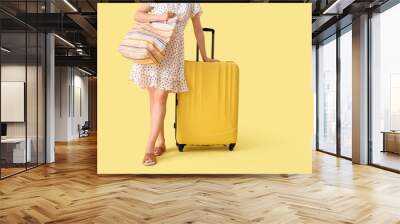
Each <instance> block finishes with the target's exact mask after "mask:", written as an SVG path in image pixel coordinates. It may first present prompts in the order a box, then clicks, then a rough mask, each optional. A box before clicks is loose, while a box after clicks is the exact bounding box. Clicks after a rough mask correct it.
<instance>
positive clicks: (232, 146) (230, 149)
mask: <svg viewBox="0 0 400 224" xmlns="http://www.w3.org/2000/svg"><path fill="white" fill-rule="evenodd" d="M235 145H236V143H232V144H229V146H228V148H229V151H233V149H234V148H235Z"/></svg>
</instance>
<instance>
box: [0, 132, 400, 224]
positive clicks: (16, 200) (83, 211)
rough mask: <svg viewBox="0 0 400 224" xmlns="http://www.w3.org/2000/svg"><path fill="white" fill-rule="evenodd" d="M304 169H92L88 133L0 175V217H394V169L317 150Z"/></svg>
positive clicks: (398, 184)
mask: <svg viewBox="0 0 400 224" xmlns="http://www.w3.org/2000/svg"><path fill="white" fill-rule="evenodd" d="M313 158H314V163H313V174H310V175H157V176H151V175H97V174H96V136H91V137H88V138H83V139H81V140H79V141H73V142H69V143H68V144H65V143H63V144H57V146H56V163H54V164H49V165H45V166H41V167H38V168H36V169H32V170H29V171H27V172H25V173H21V174H19V175H16V176H13V177H10V178H7V179H5V180H2V181H0V202H1V203H0V223H7V224H8V223H398V224H399V223H400V200H399V199H400V175H399V174H396V173H391V172H388V171H384V170H381V169H377V168H374V167H370V166H360V165H354V164H352V163H351V162H350V161H348V160H343V159H339V158H336V157H333V156H330V155H326V154H323V153H320V152H314V154H313Z"/></svg>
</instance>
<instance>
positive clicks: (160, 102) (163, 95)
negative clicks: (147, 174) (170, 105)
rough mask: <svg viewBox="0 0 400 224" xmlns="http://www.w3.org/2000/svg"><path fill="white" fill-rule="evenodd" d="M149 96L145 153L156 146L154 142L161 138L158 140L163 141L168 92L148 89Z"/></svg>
mask: <svg viewBox="0 0 400 224" xmlns="http://www.w3.org/2000/svg"><path fill="white" fill-rule="evenodd" d="M149 94H150V98H151V100H150V103H151V106H150V110H151V122H150V134H149V139H148V141H147V146H146V153H151V152H152V151H153V149H154V147H155V145H156V141H157V139H158V138H159V136H161V139H160V140H164V139H163V136H164V131H163V127H164V118H165V113H166V105H167V97H168V92H167V91H164V90H159V89H149Z"/></svg>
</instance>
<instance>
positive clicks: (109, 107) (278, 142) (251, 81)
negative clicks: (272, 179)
mask: <svg viewBox="0 0 400 224" xmlns="http://www.w3.org/2000/svg"><path fill="white" fill-rule="evenodd" d="M201 5H202V9H203V14H202V16H201V20H202V24H203V27H212V28H214V29H216V52H215V56H216V58H217V59H219V60H223V61H235V62H236V63H237V64H238V65H239V67H240V91H239V132H238V142H237V145H236V148H235V150H234V151H232V152H230V151H228V150H227V149H226V148H224V147H197V148H190V147H188V148H185V151H184V152H182V153H180V152H178V150H177V148H176V146H175V139H174V129H173V123H174V110H175V108H174V97H175V96H174V95H172V94H170V96H169V100H168V109H167V110H168V111H167V116H166V120H165V128H166V141H167V152H166V154H164V155H163V156H162V157H158V164H157V165H156V166H153V167H145V166H143V165H142V159H143V154H144V149H145V144H146V140H147V134H148V133H149V104H148V98H147V97H148V96H147V93H146V91H144V90H142V89H140V88H139V87H137V86H136V85H135V84H133V83H132V82H130V81H128V74H129V72H130V69H131V62H130V61H128V60H127V59H125V58H123V57H122V56H121V55H120V54H119V52H118V51H117V48H118V45H119V43H120V41H121V40H122V38H123V37H124V35H125V34H126V32H127V31H128V30H129V28H131V27H132V25H133V14H134V12H135V9H136V8H137V7H138V4H134V3H133V4H110V3H103V4H99V7H98V9H99V11H98V46H99V50H98V154H97V155H98V157H97V160H98V166H97V170H98V173H100V174H145V173H146V174H147V173H152V174H156V173H157V174H159V173H229V174H238V173H310V172H311V163H312V159H311V158H312V155H311V144H312V130H313V119H312V117H313V95H312V71H311V4H265V3H252V4H226V3H225V4H201ZM206 38H207V43H209V40H210V39H211V38H210V37H209V35H207V34H206ZM207 46H209V45H207ZM208 53H209V54H210V52H209V48H208ZM185 58H186V59H189V60H194V58H195V38H194V34H193V28H192V24H191V21H189V22H188V24H187V27H186V33H185Z"/></svg>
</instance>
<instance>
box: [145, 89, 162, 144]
mask: <svg viewBox="0 0 400 224" xmlns="http://www.w3.org/2000/svg"><path fill="white" fill-rule="evenodd" d="M154 91H155V89H153V88H149V89H148V92H149V97H150V117H151V114H152V113H153V103H154V99H153V98H154ZM155 146H156V147H160V146H161V147H162V146H165V136H164V121H163V122H162V123H161V128H160V133H159V134H158V136H157V140H156V144H155Z"/></svg>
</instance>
